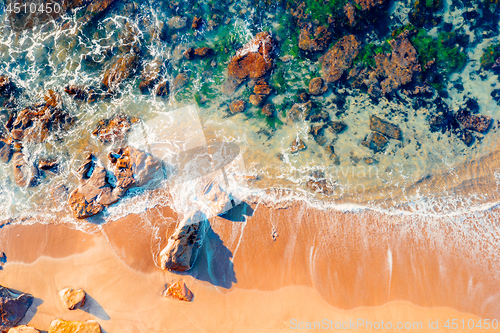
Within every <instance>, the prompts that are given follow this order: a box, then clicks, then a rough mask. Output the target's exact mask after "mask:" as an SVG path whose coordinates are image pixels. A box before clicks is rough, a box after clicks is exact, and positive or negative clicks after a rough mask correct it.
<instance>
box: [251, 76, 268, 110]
mask: <svg viewBox="0 0 500 333" xmlns="http://www.w3.org/2000/svg"><path fill="white" fill-rule="evenodd" d="M270 93H271V87H270V86H269V84H267V82H266V81H264V80H259V81H258V82H257V83H256V84H255V86H254V88H253V94H252V95H250V97H249V101H250V103H251V104H253V105H255V106H260V105H262V104H263V103H264V101H265V100H266V97H267V96H268V95H269V94H270Z"/></svg>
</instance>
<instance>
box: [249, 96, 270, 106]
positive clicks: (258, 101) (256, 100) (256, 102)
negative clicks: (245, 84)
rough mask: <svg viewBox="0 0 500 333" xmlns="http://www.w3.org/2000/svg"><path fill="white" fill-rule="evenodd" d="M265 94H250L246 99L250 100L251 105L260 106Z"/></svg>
mask: <svg viewBox="0 0 500 333" xmlns="http://www.w3.org/2000/svg"><path fill="white" fill-rule="evenodd" d="M265 98H266V96H264V95H256V94H252V95H250V97H249V98H248V101H249V102H250V104H252V105H255V106H261V105H262V104H263V103H264V100H265Z"/></svg>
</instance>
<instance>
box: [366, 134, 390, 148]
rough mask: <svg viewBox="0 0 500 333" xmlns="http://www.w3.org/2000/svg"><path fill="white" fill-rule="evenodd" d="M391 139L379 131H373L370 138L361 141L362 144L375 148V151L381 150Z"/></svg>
mask: <svg viewBox="0 0 500 333" xmlns="http://www.w3.org/2000/svg"><path fill="white" fill-rule="evenodd" d="M388 142H389V140H388V139H387V138H386V137H385V136H384V135H383V134H380V133H379V132H372V133H371V134H370V136H369V137H368V138H365V140H364V141H362V142H361V145H363V146H365V147H367V148H369V149H371V150H373V151H374V152H378V151H381V150H383V149H384V148H385V146H386V145H387V143H388Z"/></svg>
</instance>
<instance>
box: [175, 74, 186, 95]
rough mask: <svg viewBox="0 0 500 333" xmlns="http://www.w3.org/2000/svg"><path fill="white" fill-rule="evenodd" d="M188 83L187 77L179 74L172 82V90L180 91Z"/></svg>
mask: <svg viewBox="0 0 500 333" xmlns="http://www.w3.org/2000/svg"><path fill="white" fill-rule="evenodd" d="M188 82H189V76H188V75H187V74H186V73H179V74H177V76H176V77H175V80H174V90H175V91H177V90H180V89H181V88H182V87H184V86H185V85H186V84H188Z"/></svg>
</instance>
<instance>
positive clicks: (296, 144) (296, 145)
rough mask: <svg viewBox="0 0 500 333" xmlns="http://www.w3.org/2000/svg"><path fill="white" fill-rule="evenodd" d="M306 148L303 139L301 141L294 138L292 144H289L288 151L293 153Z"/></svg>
mask: <svg viewBox="0 0 500 333" xmlns="http://www.w3.org/2000/svg"><path fill="white" fill-rule="evenodd" d="M306 148H307V147H306V145H305V144H304V141H302V139H299V138H296V139H295V140H293V142H292V146H291V150H290V151H291V152H292V154H295V153H298V152H299V151H301V150H304V149H306Z"/></svg>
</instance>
